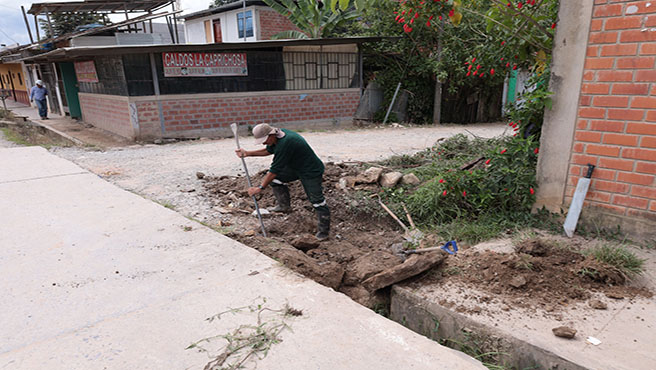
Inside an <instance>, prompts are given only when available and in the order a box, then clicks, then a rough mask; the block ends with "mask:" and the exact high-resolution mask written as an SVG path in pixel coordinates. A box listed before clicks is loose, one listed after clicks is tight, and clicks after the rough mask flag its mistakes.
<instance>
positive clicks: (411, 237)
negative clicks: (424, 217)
mask: <svg viewBox="0 0 656 370" xmlns="http://www.w3.org/2000/svg"><path fill="white" fill-rule="evenodd" d="M378 203H380V206H381V207H383V209H384V210H385V211H386V212H387V213H389V215H390V216H392V218H393V219H394V220H395V221H396V222H397V223H398V224H399V225H401V227H402V228H403V230H404V231H405V233H404V234H403V239H405V240H406V241H407V242H409V243H412V244H417V243H419V241H420V240H421V238H423V237H424V233H422V232H421V230H419V229H417V228H416V226H415V223H414V222H413V221H412V217H410V213H409V212H408V209H407V208H405V204H404V205H403V209H404V210H405V215H406V216H407V217H408V222H409V223H410V227H412V229H409V228H408V227H407V226H406V225H405V224H404V223H403V221H401V220H399V218H398V217H396V215H395V214H394V212H392V210H391V209H389V208H387V206H386V205H385V203H383V201H382V200H381V199H380V196H378Z"/></svg>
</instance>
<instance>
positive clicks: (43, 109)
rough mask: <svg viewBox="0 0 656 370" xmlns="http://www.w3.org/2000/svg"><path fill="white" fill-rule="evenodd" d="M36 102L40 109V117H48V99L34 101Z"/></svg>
mask: <svg viewBox="0 0 656 370" xmlns="http://www.w3.org/2000/svg"><path fill="white" fill-rule="evenodd" d="M34 102H36V106H37V107H38V108H39V117H41V118H45V117H48V102H46V99H34Z"/></svg>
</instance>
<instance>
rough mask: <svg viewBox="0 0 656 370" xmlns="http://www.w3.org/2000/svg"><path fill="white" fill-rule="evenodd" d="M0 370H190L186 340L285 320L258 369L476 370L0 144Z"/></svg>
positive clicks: (201, 357)
mask: <svg viewBox="0 0 656 370" xmlns="http://www.w3.org/2000/svg"><path fill="white" fill-rule="evenodd" d="M0 209H2V212H0V224H1V225H2V229H1V231H0V245H1V246H2V248H1V249H0V271H2V277H3V279H2V280H0V294H1V295H2V297H3V299H2V300H1V301H0V311H1V312H2V315H1V316H0V327H1V328H2V331H0V369H37V368H46V369H202V368H203V367H204V366H205V364H206V363H208V362H209V361H210V360H211V359H212V357H211V356H210V354H213V355H214V356H216V355H218V354H219V351H218V350H216V348H218V347H220V346H222V345H224V344H225V341H224V340H223V339H222V338H220V337H219V338H216V339H214V340H213V341H210V342H209V343H206V344H205V345H206V346H207V347H214V348H215V350H214V351H211V353H204V352H200V351H198V350H193V349H192V350H186V349H185V348H186V347H187V346H189V345H190V344H191V343H193V342H196V341H198V340H200V339H203V338H206V337H211V336H219V335H224V334H228V333H229V332H233V331H234V330H235V329H237V328H238V327H239V326H240V325H243V324H250V325H257V314H256V313H255V312H250V311H249V310H241V311H238V312H235V313H233V314H228V315H226V316H224V317H223V316H222V318H221V319H220V320H214V321H212V322H209V321H206V320H205V319H206V318H208V317H210V316H212V315H215V314H217V313H220V312H224V311H227V310H229V309H231V308H236V307H243V306H248V305H252V304H254V303H257V302H262V301H263V300H264V299H266V303H264V305H265V307H267V308H271V309H279V308H282V307H284V306H285V304H289V305H290V306H291V307H293V308H295V309H299V310H302V312H303V314H302V316H299V317H290V318H287V319H286V322H287V324H289V325H290V329H291V330H285V331H283V332H282V333H281V337H282V342H281V343H279V344H274V345H273V347H272V348H271V349H270V351H269V353H268V355H267V356H266V357H265V358H263V359H257V357H256V356H253V357H252V358H251V359H250V360H249V361H248V362H247V363H246V365H247V366H246V367H247V368H253V367H254V366H257V368H259V369H267V370H271V369H287V370H289V369H304V370H305V369H394V370H396V369H484V367H483V366H482V365H481V364H480V363H479V362H477V361H475V360H473V359H471V358H469V357H468V356H465V355H464V354H461V353H459V352H455V351H453V350H450V349H448V348H445V347H442V346H440V345H439V344H437V343H436V342H433V341H430V340H428V339H426V338H424V337H422V336H419V335H417V334H415V333H414V332H411V331H410V330H408V329H406V328H404V327H402V326H401V325H399V324H396V323H394V322H392V321H390V320H387V319H385V318H384V317H382V316H379V315H377V314H375V313H374V312H372V311H370V310H368V309H366V308H364V307H362V306H360V305H358V304H356V303H354V302H353V301H351V300H350V299H349V298H348V297H346V296H344V295H342V294H340V293H336V292H334V291H332V290H331V289H329V288H326V287H323V286H321V285H318V284H316V283H314V282H313V281H310V280H308V279H305V278H303V277H301V276H299V275H297V274H295V273H293V272H291V271H290V270H288V269H286V268H284V267H282V266H280V265H279V264H278V263H276V262H275V261H273V260H271V259H269V258H268V257H265V256H264V255H262V254H260V253H259V252H256V251H255V250H253V249H250V248H248V247H246V246H244V245H242V244H240V243H237V242H235V241H233V240H231V239H229V238H227V237H224V236H223V235H221V234H219V233H217V232H215V231H213V230H210V229H208V228H206V227H204V226H201V225H200V224H198V223H196V222H193V221H190V220H188V219H186V218H184V217H183V216H181V215H179V214H178V213H176V212H174V211H171V210H169V209H167V208H164V207H162V206H160V205H158V204H156V203H153V202H150V201H148V200H145V199H143V198H141V197H139V196H137V195H135V194H133V193H129V192H126V191H124V190H121V189H119V188H117V187H115V186H113V185H111V184H109V183H107V182H106V181H104V180H102V179H100V178H99V177H97V176H96V175H93V174H91V173H89V172H87V171H85V170H83V169H81V168H80V167H78V166H76V165H74V164H73V163H71V162H68V161H66V160H63V159H60V158H58V157H56V156H54V155H51V154H50V153H48V152H47V151H46V150H44V149H43V148H40V147H28V148H10V149H0Z"/></svg>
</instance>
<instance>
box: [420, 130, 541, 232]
mask: <svg viewBox="0 0 656 370" xmlns="http://www.w3.org/2000/svg"><path fill="white" fill-rule="evenodd" d="M458 140H462V139H461V138H456V139H455V140H449V141H447V142H446V143H445V144H443V145H442V146H440V147H438V148H437V149H436V150H438V153H442V154H441V155H442V156H445V157H447V158H448V157H449V156H451V157H452V158H453V156H455V155H456V154H454V151H453V150H450V151H446V150H445V151H440V148H448V147H449V146H455V147H458V146H457V145H455V144H457V141H458ZM493 143H494V145H493V146H492V147H491V148H488V149H487V150H486V151H485V152H483V153H481V155H483V156H484V157H485V158H486V160H485V162H484V163H485V165H484V166H482V167H479V166H477V167H476V168H475V169H473V170H469V171H461V170H458V169H457V168H450V169H447V170H443V171H441V172H438V173H437V174H436V176H435V177H434V178H432V179H431V180H429V181H427V182H426V183H424V184H423V185H422V186H421V187H419V188H418V189H417V190H416V191H415V192H414V193H413V194H412V195H410V196H409V197H408V199H407V201H408V206H409V208H410V210H411V211H412V214H413V215H414V216H415V217H416V219H417V220H418V221H420V222H422V223H424V224H443V223H450V222H452V221H453V220H454V219H459V218H467V219H470V220H476V219H477V218H479V217H481V216H482V215H497V217H498V218H503V219H507V220H515V219H517V218H518V217H522V218H525V217H526V214H527V213H529V212H530V210H531V206H532V205H533V202H534V201H535V196H534V188H535V187H536V180H535V165H536V162H537V142H536V141H535V140H534V139H533V138H530V137H529V138H528V139H523V138H520V137H514V138H506V139H503V140H497V141H493ZM455 153H457V151H455ZM438 160H439V159H438Z"/></svg>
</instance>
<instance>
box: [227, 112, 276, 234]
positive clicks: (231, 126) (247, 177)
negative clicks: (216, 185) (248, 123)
mask: <svg viewBox="0 0 656 370" xmlns="http://www.w3.org/2000/svg"><path fill="white" fill-rule="evenodd" d="M230 128H231V129H232V133H233V134H234V135H235V140H236V141H237V149H241V147H240V146H239V135H237V124H236V123H233V124H231V125H230ZM240 158H241V164H242V165H243V166H244V172H246V180H247V181H248V187H249V188H252V187H253V184H252V183H251V176H250V175H249V174H248V167H246V160H245V159H244V157H240ZM252 198H253V203H255V211H256V212H257V218H258V220H260V226H262V235H263V236H264V237H265V238H266V237H267V233H266V229H265V228H264V221H262V214H260V207H259V206H258V205H257V199H255V195H253V196H252Z"/></svg>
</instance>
